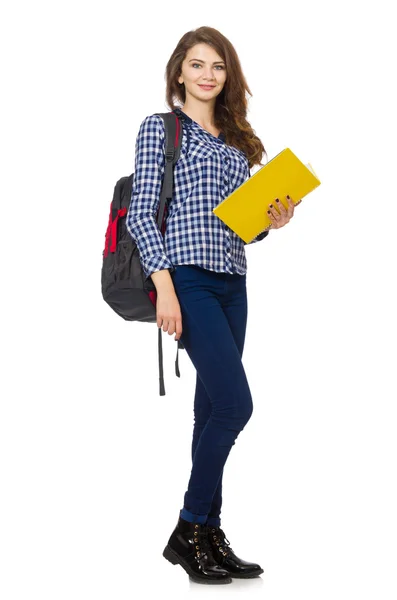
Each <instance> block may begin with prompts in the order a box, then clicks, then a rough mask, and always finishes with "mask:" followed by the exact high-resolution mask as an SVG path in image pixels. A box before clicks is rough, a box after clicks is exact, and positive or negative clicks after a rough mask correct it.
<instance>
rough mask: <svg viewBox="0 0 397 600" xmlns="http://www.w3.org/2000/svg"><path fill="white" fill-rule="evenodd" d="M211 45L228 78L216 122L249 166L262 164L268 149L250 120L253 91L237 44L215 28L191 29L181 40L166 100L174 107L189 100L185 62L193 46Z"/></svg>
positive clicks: (171, 65) (168, 69) (169, 69)
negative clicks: (184, 79) (183, 80)
mask: <svg viewBox="0 0 397 600" xmlns="http://www.w3.org/2000/svg"><path fill="white" fill-rule="evenodd" d="M200 43H204V44H208V45H209V46H211V47H212V48H213V49H214V50H215V51H216V52H217V53H218V54H219V56H220V57H221V58H222V60H224V61H225V64H226V73H227V77H226V81H225V84H224V87H223V89H222V91H221V92H220V94H219V95H218V96H217V98H216V104H215V115H214V122H215V126H216V127H217V129H220V130H221V131H222V132H223V133H224V135H225V139H226V143H227V144H229V145H230V146H235V147H236V148H238V149H239V150H241V151H242V152H244V154H245V156H246V157H247V159H248V164H249V168H250V169H251V167H253V166H254V165H261V166H263V165H262V163H261V160H262V156H263V153H266V155H267V152H266V150H265V148H264V146H263V144H262V142H261V140H260V139H259V138H258V137H257V136H256V135H255V131H254V130H253V129H252V127H251V125H250V124H249V122H248V121H247V107H248V101H247V98H246V95H245V92H247V93H248V94H249V95H250V96H251V97H252V93H251V90H250V89H249V87H248V83H247V81H246V79H245V76H244V74H243V70H242V68H241V64H240V60H239V58H238V55H237V52H236V50H235V49H234V46H233V45H232V44H231V42H229V40H228V39H227V38H226V37H225V36H224V35H222V34H221V33H220V32H219V31H218V30H217V29H214V28H213V27H199V28H197V29H194V30H193V31H188V32H187V33H185V34H184V35H183V36H182V37H181V39H180V40H179V42H178V44H177V46H176V48H175V50H174V51H173V53H172V55H171V57H170V59H169V61H168V63H167V67H166V72H165V78H166V84H167V87H166V101H167V104H168V106H169V108H170V110H175V108H177V107H178V105H177V104H175V101H178V102H180V103H181V104H184V103H185V99H186V91H185V84H184V83H182V84H181V83H179V82H178V77H179V76H180V75H181V73H182V63H183V61H184V59H185V57H186V54H187V52H188V50H190V48H192V47H193V46H195V45H196V44H200Z"/></svg>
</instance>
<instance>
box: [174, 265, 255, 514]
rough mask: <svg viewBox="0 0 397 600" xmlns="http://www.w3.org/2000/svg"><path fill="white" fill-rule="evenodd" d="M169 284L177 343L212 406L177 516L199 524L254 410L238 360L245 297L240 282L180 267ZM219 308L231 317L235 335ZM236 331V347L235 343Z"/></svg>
mask: <svg viewBox="0 0 397 600" xmlns="http://www.w3.org/2000/svg"><path fill="white" fill-rule="evenodd" d="M173 281H174V286H175V291H176V293H177V296H178V299H179V303H180V306H181V313H182V327H183V333H182V336H181V341H182V342H183V345H184V347H185V349H186V351H187V353H188V354H189V356H190V358H191V360H192V362H193V364H194V366H195V368H196V370H197V372H198V374H199V376H200V380H201V381H202V384H203V386H204V389H205V390H206V393H207V395H208V397H209V398H210V401H211V414H210V416H209V417H208V418H207V420H206V424H205V425H204V427H203V428H202V431H201V433H200V435H199V436H197V438H198V439H197V443H196V447H195V451H194V456H193V465H192V471H191V475H190V480H189V485H188V489H187V491H186V493H185V498H184V507H183V509H182V511H181V516H182V518H186V520H191V521H196V522H201V523H204V522H205V521H206V519H207V516H208V515H209V513H210V510H211V506H212V502H213V498H214V496H215V493H216V489H217V486H218V484H220V485H221V476H222V471H223V467H224V464H225V462H226V460H227V457H228V455H229V452H230V450H231V447H232V446H233V445H234V443H235V440H236V438H237V436H238V434H239V433H240V431H242V429H243V428H244V427H245V425H246V423H247V422H248V420H249V418H250V416H251V414H252V410H253V406H252V398H251V393H250V390H249V386H248V382H247V378H246V375H245V371H244V368H243V365H242V360H241V353H242V347H241V340H242V343H243V339H244V334H245V322H246V302H243V301H242V298H243V297H244V296H245V294H246V290H245V277H244V276H239V275H229V274H227V273H215V272H212V271H207V270H205V269H201V268H199V267H195V266H192V265H179V266H178V267H177V269H176V271H174V273H173ZM238 296H239V299H238ZM223 305H224V306H227V307H228V309H227V310H229V312H230V311H231V312H232V313H233V315H234V321H233V322H234V323H235V326H234V327H235V331H234V334H233V332H232V329H231V326H230V324H229V321H228V318H227V317H226V315H225V312H224V309H223ZM232 307H233V308H232ZM229 318H230V315H229ZM238 330H239V332H240V333H239V334H238V335H237V337H238V339H239V340H240V344H239V346H240V347H238V346H237V344H236V341H235V334H236V331H237V333H238ZM243 332H244V333H243ZM198 414H199V412H198ZM197 431H199V429H197ZM218 498H219V497H218ZM215 502H216V500H215ZM218 504H219V503H218Z"/></svg>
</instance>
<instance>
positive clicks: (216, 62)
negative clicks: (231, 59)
mask: <svg viewBox="0 0 397 600" xmlns="http://www.w3.org/2000/svg"><path fill="white" fill-rule="evenodd" d="M192 60H195V61H196V62H202V63H203V62H204V61H203V60H200V59H199V58H191V59H190V60H189V62H192ZM218 63H225V61H224V60H216V61H215V62H213V63H212V64H213V65H216V64H218Z"/></svg>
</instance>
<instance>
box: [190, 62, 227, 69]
mask: <svg viewBox="0 0 397 600" xmlns="http://www.w3.org/2000/svg"><path fill="white" fill-rule="evenodd" d="M195 65H198V66H199V67H201V65H199V63H192V67H194V66H195ZM215 66H216V67H220V68H221V69H224V68H225V67H224V66H223V65H215Z"/></svg>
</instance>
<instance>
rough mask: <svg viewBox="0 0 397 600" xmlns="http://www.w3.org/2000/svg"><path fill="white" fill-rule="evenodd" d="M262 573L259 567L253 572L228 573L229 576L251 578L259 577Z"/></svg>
mask: <svg viewBox="0 0 397 600" xmlns="http://www.w3.org/2000/svg"><path fill="white" fill-rule="evenodd" d="M262 573H264V571H263V569H261V570H260V571H256V572H255V573H247V574H242V573H239V574H238V573H230V576H231V577H234V578H235V579H253V578H254V577H259V575H262Z"/></svg>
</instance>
